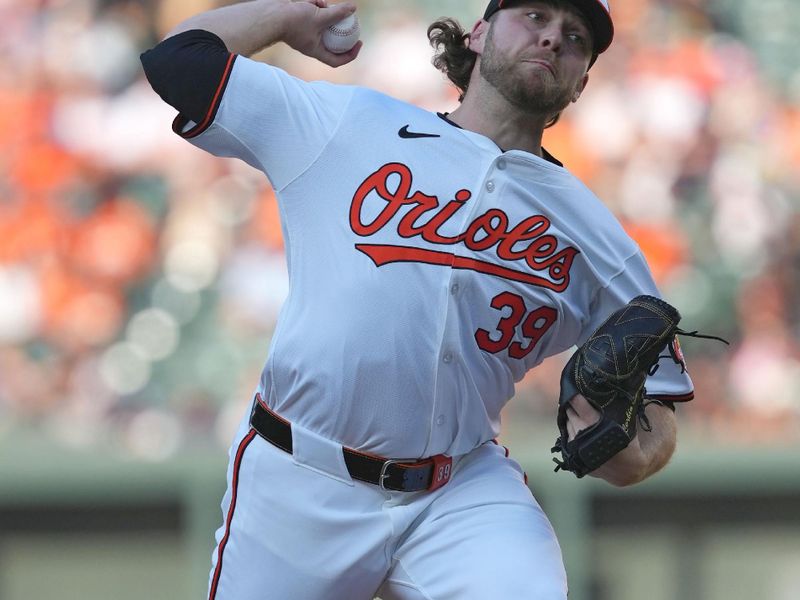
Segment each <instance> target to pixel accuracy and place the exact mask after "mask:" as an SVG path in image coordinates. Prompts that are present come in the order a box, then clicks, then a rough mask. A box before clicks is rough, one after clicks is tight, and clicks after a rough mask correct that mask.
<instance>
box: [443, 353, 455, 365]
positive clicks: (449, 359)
mask: <svg viewBox="0 0 800 600" xmlns="http://www.w3.org/2000/svg"><path fill="white" fill-rule="evenodd" d="M442 360H443V361H444V362H445V363H446V364H448V365H449V364H450V363H451V362H453V354H452V353H451V352H448V353H447V354H445V355H444V356H443V357H442Z"/></svg>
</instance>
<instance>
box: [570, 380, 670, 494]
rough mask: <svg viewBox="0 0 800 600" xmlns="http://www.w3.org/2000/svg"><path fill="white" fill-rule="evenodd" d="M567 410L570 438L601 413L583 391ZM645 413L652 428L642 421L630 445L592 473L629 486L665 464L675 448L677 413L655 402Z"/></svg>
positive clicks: (594, 420)
mask: <svg viewBox="0 0 800 600" xmlns="http://www.w3.org/2000/svg"><path fill="white" fill-rule="evenodd" d="M567 412H568V415H569V420H568V421H567V431H568V433H569V439H573V438H574V437H575V436H576V435H577V433H578V432H579V431H581V430H582V429H585V428H587V427H588V426H590V425H592V424H594V423H595V422H596V421H597V420H598V419H599V418H600V413H599V412H597V410H595V409H594V407H592V405H591V404H589V402H588V401H587V400H586V399H585V398H584V397H583V396H581V395H576V396H575V397H574V398H573V399H572V401H571V402H570V408H569V409H568V411H567ZM645 414H646V416H647V419H648V420H649V421H650V425H651V430H650V431H646V430H644V429H643V428H642V427H641V424H640V425H639V427H637V431H636V436H635V437H634V438H633V440H632V441H631V443H630V444H629V445H628V447H627V448H625V449H624V450H622V451H620V452H619V453H618V454H616V455H615V456H613V457H612V458H611V459H610V460H609V461H608V462H606V463H605V464H603V465H601V466H600V467H599V468H597V469H595V470H594V471H592V472H591V473H589V475H591V476H592V477H598V478H600V479H604V480H605V481H607V482H608V483H610V484H612V485H615V486H618V487H625V486H629V485H634V484H636V483H639V482H641V481H644V480H645V479H647V478H648V477H650V476H651V475H654V474H655V473H657V472H658V471H660V470H661V469H662V468H664V466H665V465H666V464H667V463H668V462H669V459H670V458H671V457H672V454H673V453H674V452H675V445H676V440H677V422H676V419H675V413H674V412H673V411H672V410H671V409H669V408H667V407H665V406H661V405H659V404H655V403H651V404H648V405H647V408H646V413H645Z"/></svg>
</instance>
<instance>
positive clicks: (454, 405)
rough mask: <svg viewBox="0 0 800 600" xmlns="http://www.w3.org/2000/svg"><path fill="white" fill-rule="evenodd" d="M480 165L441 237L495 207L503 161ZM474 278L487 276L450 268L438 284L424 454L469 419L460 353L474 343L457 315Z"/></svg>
mask: <svg viewBox="0 0 800 600" xmlns="http://www.w3.org/2000/svg"><path fill="white" fill-rule="evenodd" d="M481 166H482V167H483V168H482V171H483V177H481V178H480V179H478V180H477V181H476V186H475V187H474V188H473V196H472V198H471V199H470V201H469V202H468V204H467V208H468V210H465V211H463V214H461V215H460V217H461V218H460V219H459V220H456V219H451V220H450V221H448V223H447V229H444V228H443V230H442V231H441V233H442V235H452V236H455V235H459V234H461V233H463V232H465V231H466V229H467V227H468V226H469V224H470V223H472V222H473V221H474V220H475V219H476V218H477V217H478V215H479V214H481V213H482V212H485V211H486V210H487V209H488V208H490V207H492V206H495V205H497V204H498V199H497V194H496V192H497V190H498V189H499V188H500V187H501V186H500V182H499V181H498V180H499V177H498V171H503V170H504V169H505V168H506V159H504V158H502V156H501V157H499V158H496V157H495V158H494V160H491V159H490V162H489V163H488V164H486V162H484V163H483V165H481ZM456 221H457V222H456ZM454 253H455V255H456V256H459V255H462V256H464V255H467V254H469V250H467V249H466V248H465V247H464V246H463V245H461V244H459V245H458V246H456V247H455V248H454ZM475 277H489V275H482V274H476V273H474V272H473V271H471V270H466V269H456V268H453V267H450V268H448V269H446V270H445V271H444V279H443V281H442V285H443V286H445V287H446V290H445V294H446V298H447V301H446V303H445V305H444V310H445V315H444V319H445V324H444V328H443V335H442V340H441V344H440V350H439V357H438V365H437V369H436V384H435V392H434V401H433V407H432V408H433V412H432V414H431V428H430V435H429V438H428V444H427V452H426V453H428V454H430V453H432V452H433V451H434V450H435V451H436V452H435V453H438V452H440V451H441V450H440V449H443V448H444V449H447V448H449V447H451V446H452V445H453V442H454V441H456V436H457V435H459V434H462V435H463V431H461V429H462V426H464V425H468V423H467V421H468V420H469V419H470V413H468V412H466V411H465V402H468V400H467V399H466V396H467V395H468V393H467V391H468V390H467V389H466V387H465V385H464V382H465V380H468V379H469V378H468V377H466V376H465V374H464V370H465V369H468V368H469V366H468V365H467V364H465V362H464V351H465V350H466V349H467V348H468V347H469V346H468V344H475V340H474V336H473V333H474V332H472V331H467V330H465V326H464V324H463V323H462V322H461V319H460V318H459V315H460V314H463V312H464V310H465V309H464V307H463V306H461V305H462V303H463V302H464V298H465V297H466V292H467V290H468V288H469V287H471V286H472V285H474V279H475ZM473 401H480V399H475V400H473ZM482 413H483V410H479V411H478V412H477V413H476V415H481V414H482ZM473 418H474V417H473ZM473 428H474V425H473Z"/></svg>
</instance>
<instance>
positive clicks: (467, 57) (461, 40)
mask: <svg viewBox="0 0 800 600" xmlns="http://www.w3.org/2000/svg"><path fill="white" fill-rule="evenodd" d="M468 40H469V33H467V32H466V31H465V30H464V29H463V28H462V27H461V25H460V24H459V23H458V22H457V21H456V20H455V19H451V18H448V17H443V18H441V19H439V20H438V21H436V22H434V23H432V24H431V26H430V27H428V41H429V42H430V44H431V46H433V47H434V49H435V50H436V54H435V56H434V57H433V61H432V62H433V66H434V67H436V68H437V69H439V70H440V71H441V72H442V73H444V74H445V75H447V78H448V79H449V80H450V81H451V82H452V83H453V85H454V86H456V88H457V89H458V91H459V96H458V101H459V102H461V101H462V100H463V99H464V94H466V92H467V88H468V87H469V79H470V77H471V75H472V70H473V69H474V68H475V61H476V60H477V59H478V55H477V54H476V53H475V52H473V51H472V50H470V49H469V47H468V46H467V41H468Z"/></svg>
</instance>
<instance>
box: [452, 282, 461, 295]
mask: <svg viewBox="0 0 800 600" xmlns="http://www.w3.org/2000/svg"><path fill="white" fill-rule="evenodd" d="M460 289H461V286H460V285H458V284H457V283H454V284H453V285H452V286H450V293H451V294H453V296H455V295H456V294H458V291H459V290H460Z"/></svg>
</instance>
